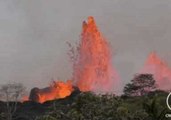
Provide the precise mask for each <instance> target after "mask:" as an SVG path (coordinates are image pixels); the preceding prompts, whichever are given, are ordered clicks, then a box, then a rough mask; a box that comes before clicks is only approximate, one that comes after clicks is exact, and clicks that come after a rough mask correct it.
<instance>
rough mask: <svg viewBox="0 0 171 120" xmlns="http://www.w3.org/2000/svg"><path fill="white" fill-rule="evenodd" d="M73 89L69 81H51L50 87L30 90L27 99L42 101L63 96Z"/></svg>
mask: <svg viewBox="0 0 171 120" xmlns="http://www.w3.org/2000/svg"><path fill="white" fill-rule="evenodd" d="M72 91H73V87H72V83H71V81H67V82H66V83H64V82H61V81H57V82H55V81H54V82H53V83H52V84H51V85H50V87H47V88H44V89H38V88H34V89H32V90H31V93H30V97H29V99H30V100H32V101H35V102H39V103H43V102H45V101H48V100H54V99H59V98H65V97H66V96H69V95H70V94H71V93H72Z"/></svg>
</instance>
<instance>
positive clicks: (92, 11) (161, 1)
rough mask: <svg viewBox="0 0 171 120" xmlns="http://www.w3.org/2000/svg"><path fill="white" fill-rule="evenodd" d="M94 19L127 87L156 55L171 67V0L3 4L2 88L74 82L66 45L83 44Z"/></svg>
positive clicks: (10, 0) (0, 18)
mask: <svg viewBox="0 0 171 120" xmlns="http://www.w3.org/2000/svg"><path fill="white" fill-rule="evenodd" d="M89 15H92V16H94V17H95V19H96V22H97V25H98V26H99V28H100V30H101V31H102V33H103V35H104V36H105V37H106V38H107V39H108V40H109V41H110V43H111V46H112V51H113V56H114V57H113V63H114V64H115V66H116V68H117V70H118V71H119V73H120V76H121V79H122V80H123V83H124V84H125V83H127V82H128V81H129V80H130V79H131V78H132V75H133V74H134V73H136V72H137V71H138V70H139V69H141V67H142V65H143V63H144V61H145V59H146V57H147V55H148V53H149V52H151V51H154V50H155V51H156V52H157V53H158V54H159V55H160V57H161V58H163V59H165V60H166V61H167V62H168V64H171V63H170V62H169V61H170V60H171V54H170V53H171V47H170V45H171V40H170V38H171V34H170V31H171V24H170V21H171V1H170V0H62V1H59V0H23V1H21V0H1V1H0V42H1V43H0V84H3V83H6V82H8V81H16V82H22V83H24V85H25V86H26V87H28V88H31V87H34V86H38V87H40V86H41V87H42V86H47V84H48V83H49V81H50V80H51V78H54V79H57V78H60V79H62V80H66V79H70V78H71V73H72V69H71V64H70V63H69V62H68V61H69V59H68V56H67V50H68V46H67V44H66V42H67V41H68V42H70V43H72V44H75V42H76V41H78V40H79V35H80V31H81V23H82V21H83V20H85V19H86V18H87V16H89Z"/></svg>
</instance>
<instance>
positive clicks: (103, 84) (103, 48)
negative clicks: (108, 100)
mask: <svg viewBox="0 0 171 120" xmlns="http://www.w3.org/2000/svg"><path fill="white" fill-rule="evenodd" d="M77 52H78V55H77V56H76V58H75V62H74V72H73V79H74V82H75V84H76V86H78V87H79V89H80V90H81V91H92V92H95V93H115V94H118V89H119V87H120V85H119V79H118V75H117V73H116V72H115V70H114V69H113V67H112V61H111V53H110V47H109V44H108V43H107V41H106V40H105V39H104V38H103V37H102V35H101V33H100V32H99V31H98V29H97V26H96V23H95V21H94V18H93V17H89V18H88V21H87V22H85V21H84V22H83V27H82V34H81V40H80V43H79V46H78V48H77Z"/></svg>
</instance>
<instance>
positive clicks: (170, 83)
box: [140, 52, 171, 90]
mask: <svg viewBox="0 0 171 120" xmlns="http://www.w3.org/2000/svg"><path fill="white" fill-rule="evenodd" d="M140 73H150V74H153V76H154V79H155V80H156V83H157V85H158V88H159V89H161V90H171V69H170V68H169V67H168V65H167V64H166V63H165V62H164V61H162V60H161V59H160V58H159V57H158V56H157V55H156V53H154V52H153V53H151V54H150V55H149V57H148V59H147V61H146V63H145V66H144V67H143V69H142V70H141V72H140Z"/></svg>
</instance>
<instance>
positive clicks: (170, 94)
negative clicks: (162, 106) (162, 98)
mask: <svg viewBox="0 0 171 120" xmlns="http://www.w3.org/2000/svg"><path fill="white" fill-rule="evenodd" d="M170 96H171V93H169V95H168V96H167V99H166V104H167V107H168V108H169V109H170V110H171V107H170V105H169V98H170Z"/></svg>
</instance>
